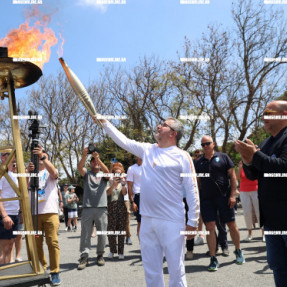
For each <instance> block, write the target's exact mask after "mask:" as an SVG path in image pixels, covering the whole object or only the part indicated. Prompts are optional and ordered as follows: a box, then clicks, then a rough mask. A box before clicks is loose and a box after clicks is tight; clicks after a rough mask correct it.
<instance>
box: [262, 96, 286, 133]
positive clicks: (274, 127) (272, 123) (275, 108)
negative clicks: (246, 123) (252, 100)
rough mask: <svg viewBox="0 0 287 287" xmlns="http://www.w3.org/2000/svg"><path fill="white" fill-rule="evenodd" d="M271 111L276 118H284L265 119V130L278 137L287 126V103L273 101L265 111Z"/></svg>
mask: <svg viewBox="0 0 287 287" xmlns="http://www.w3.org/2000/svg"><path fill="white" fill-rule="evenodd" d="M268 110H269V111H270V110H271V113H272V115H274V116H277V115H278V116H284V117H286V119H285V118H284V117H283V118H281V119H265V118H264V119H263V121H264V127H265V130H266V131H267V132H269V133H271V135H272V136H274V137H275V136H276V135H277V134H278V133H279V132H280V131H281V130H282V129H283V128H285V127H286V126H287V101H273V102H271V103H269V104H268V105H267V106H266V108H265V111H268Z"/></svg>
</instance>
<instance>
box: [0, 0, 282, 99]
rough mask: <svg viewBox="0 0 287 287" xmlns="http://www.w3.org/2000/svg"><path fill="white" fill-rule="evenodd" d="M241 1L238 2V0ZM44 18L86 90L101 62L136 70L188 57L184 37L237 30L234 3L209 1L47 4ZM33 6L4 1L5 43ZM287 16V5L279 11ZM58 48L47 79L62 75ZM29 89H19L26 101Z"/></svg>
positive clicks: (0, 32)
mask: <svg viewBox="0 0 287 287" xmlns="http://www.w3.org/2000/svg"><path fill="white" fill-rule="evenodd" d="M235 1H236V0H235ZM42 2H43V4H42V5H37V6H38V7H39V9H40V10H41V11H42V12H48V13H52V21H51V23H50V24H49V26H48V27H50V28H52V29H53V30H54V32H55V34H56V36H57V37H59V33H61V34H62V35H63V37H64V38H65V44H64V52H63V58H64V59H65V61H66V62H67V63H68V65H69V66H70V67H71V68H72V70H73V71H74V72H75V73H76V74H77V76H78V77H79V78H80V80H81V81H82V82H83V83H84V84H85V85H87V84H88V83H89V82H90V81H92V80H93V79H95V78H96V77H97V75H98V74H99V73H100V72H101V71H103V63H99V62H97V61H96V59H97V58H107V57H124V58H126V60H127V61H126V63H115V65H116V66H117V65H124V66H127V67H133V66H134V65H135V64H136V63H137V62H138V60H139V57H143V56H152V55H154V56H157V57H159V58H160V59H166V60H169V59H176V58H177V54H176V52H177V51H179V52H182V51H183V44H184V37H185V36H187V37H188V38H189V39H190V40H192V41H193V40H196V39H199V38H200V37H201V34H202V33H203V32H205V31H206V27H207V25H208V24H210V23H212V24H214V23H223V24H224V26H232V25H233V22H232V18H231V3H232V1H230V0H210V4H207V5H201V4H190V5H181V4H180V0H126V4H125V5H105V6H102V5H95V2H96V0H42ZM32 6H33V5H19V4H18V5H15V4H13V0H1V2H0V10H1V12H3V11H5V12H4V13H1V19H0V38H4V37H5V36H6V34H7V33H8V31H9V30H11V29H13V28H18V27H19V25H20V24H22V23H24V21H25V14H24V10H25V9H31V7H32ZM277 6H280V7H282V8H284V10H285V9H286V6H287V5H277ZM57 49H58V46H54V47H52V53H51V57H50V61H49V63H46V64H45V65H44V68H43V74H44V75H45V76H48V75H49V74H54V75H56V73H57V71H58V70H60V69H61V67H60V63H59V61H58V55H57ZM29 89H30V88H25V89H19V90H17V94H19V96H22V95H23V94H24V93H25V92H26V91H29Z"/></svg>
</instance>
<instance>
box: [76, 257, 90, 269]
mask: <svg viewBox="0 0 287 287" xmlns="http://www.w3.org/2000/svg"><path fill="white" fill-rule="evenodd" d="M86 254H87V253H86ZM79 262H80V263H79V265H78V270H83V269H85V268H86V266H87V265H88V255H85V253H84V254H82V255H81V258H80V259H79Z"/></svg>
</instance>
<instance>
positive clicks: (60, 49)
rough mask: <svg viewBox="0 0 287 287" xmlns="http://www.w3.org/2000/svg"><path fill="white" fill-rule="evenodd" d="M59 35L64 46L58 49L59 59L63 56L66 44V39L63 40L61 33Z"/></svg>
mask: <svg viewBox="0 0 287 287" xmlns="http://www.w3.org/2000/svg"><path fill="white" fill-rule="evenodd" d="M59 35H60V39H61V40H62V44H61V45H60V46H59V47H58V51H57V54H58V57H59V58H61V57H62V56H63V46H64V43H65V39H64V38H62V35H61V33H59Z"/></svg>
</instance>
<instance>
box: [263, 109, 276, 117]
mask: <svg viewBox="0 0 287 287" xmlns="http://www.w3.org/2000/svg"><path fill="white" fill-rule="evenodd" d="M276 113H279V112H278V111H274V110H265V111H264V112H263V113H262V116H263V117H264V116H270V115H274V114H276Z"/></svg>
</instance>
